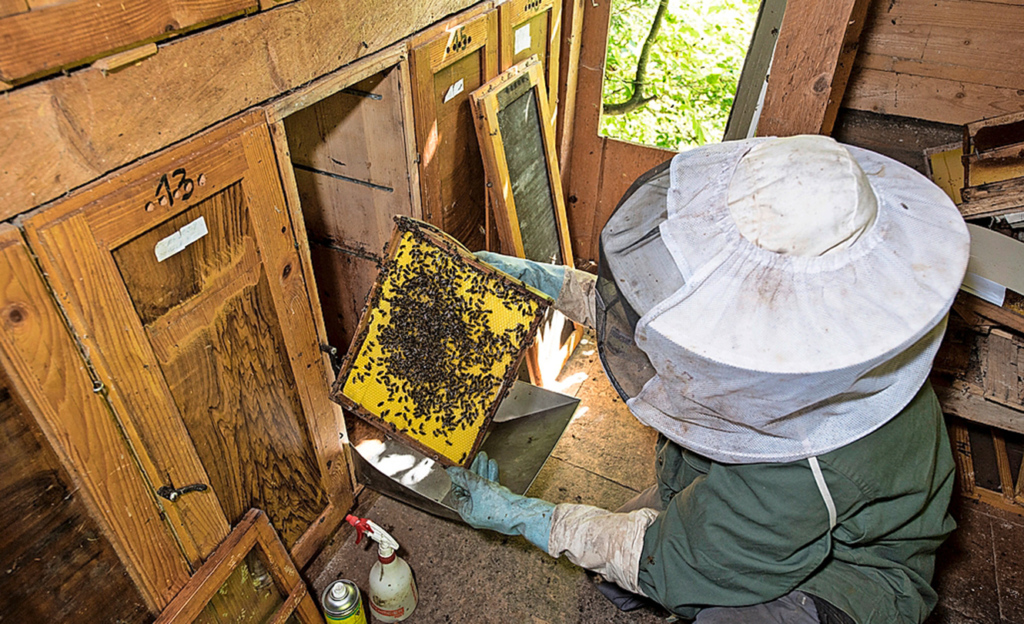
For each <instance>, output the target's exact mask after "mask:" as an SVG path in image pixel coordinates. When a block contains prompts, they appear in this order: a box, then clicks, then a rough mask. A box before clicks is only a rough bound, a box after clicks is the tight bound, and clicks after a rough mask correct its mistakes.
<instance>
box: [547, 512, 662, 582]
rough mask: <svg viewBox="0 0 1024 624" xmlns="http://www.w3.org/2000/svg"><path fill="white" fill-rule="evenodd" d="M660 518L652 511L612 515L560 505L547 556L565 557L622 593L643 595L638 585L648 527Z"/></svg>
mask: <svg viewBox="0 0 1024 624" xmlns="http://www.w3.org/2000/svg"><path fill="white" fill-rule="evenodd" d="M657 517H658V512H656V511H654V510H653V509H638V510H636V511H631V512H629V513H612V512H610V511H605V510H604V509H598V508H597V507H591V506H589V505H567V504H562V505H557V506H555V512H554V514H553V515H552V518H551V536H550V537H549V538H548V552H549V553H551V556H553V557H558V556H560V555H565V556H566V558H568V559H569V561H571V562H573V563H575V564H576V565H578V566H580V567H583V568H586V569H588V570H593V571H594V572H597V573H598V574H600V575H602V576H604V577H605V578H606V579H608V580H610V581H612V582H614V583H615V584H616V585H618V586H619V587H622V588H623V589H628V590H629V591H631V592H633V593H637V594H641V595H644V593H643V592H642V591H641V590H640V586H639V583H638V582H637V575H638V574H639V571H640V556H641V554H642V553H643V549H644V534H645V533H646V532H647V527H649V526H651V523H653V522H654V520H655V519H656V518H657Z"/></svg>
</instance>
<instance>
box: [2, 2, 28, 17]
mask: <svg viewBox="0 0 1024 624" xmlns="http://www.w3.org/2000/svg"><path fill="white" fill-rule="evenodd" d="M28 9H29V7H28V2H26V1H25V0H0V17H7V16H8V15H17V14H18V13H24V12H25V11H28Z"/></svg>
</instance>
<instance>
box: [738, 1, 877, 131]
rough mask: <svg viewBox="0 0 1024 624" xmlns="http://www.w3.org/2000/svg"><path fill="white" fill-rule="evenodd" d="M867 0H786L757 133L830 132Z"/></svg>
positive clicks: (854, 51) (855, 48) (844, 86)
mask: <svg viewBox="0 0 1024 624" xmlns="http://www.w3.org/2000/svg"><path fill="white" fill-rule="evenodd" d="M868 4H869V0H841V1H836V2H816V1H814V0H795V1H794V0H790V1H789V2H788V3H787V4H786V12H785V15H784V16H783V18H782V28H781V30H780V31H779V41H778V43H777V44H776V46H775V55H774V58H773V60H772V67H771V79H770V80H769V81H768V90H767V92H766V93H765V99H764V106H763V108H762V109H761V117H760V119H759V121H758V125H757V134H758V136H790V135H794V134H819V133H821V134H830V133H831V131H832V124H833V123H834V121H835V114H836V111H837V110H838V108H839V104H840V102H841V101H842V99H843V93H844V92H845V91H846V83H847V80H848V78H849V76H850V71H851V69H852V67H853V59H854V57H855V56H856V54H857V46H858V41H859V39H860V32H861V29H862V28H863V26H864V21H865V20H864V17H865V14H866V12H867V8H868Z"/></svg>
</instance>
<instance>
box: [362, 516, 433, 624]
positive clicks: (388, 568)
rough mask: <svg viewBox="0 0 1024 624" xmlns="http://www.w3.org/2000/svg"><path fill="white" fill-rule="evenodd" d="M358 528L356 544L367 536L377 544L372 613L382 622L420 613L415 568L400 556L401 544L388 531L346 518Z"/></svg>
mask: <svg viewBox="0 0 1024 624" xmlns="http://www.w3.org/2000/svg"><path fill="white" fill-rule="evenodd" d="M345 521H346V522H348V523H349V524H351V525H352V526H353V527H355V529H356V532H357V533H358V535H357V536H356V543H357V544H358V543H359V541H360V540H361V539H362V538H363V535H367V536H369V537H370V539H372V540H373V541H375V542H377V545H378V546H377V562H376V563H374V564H373V567H372V568H370V611H372V612H373V617H374V619H376V620H378V621H381V622H401V621H402V620H404V619H406V618H407V617H409V616H410V615H412V612H413V611H414V610H415V609H416V601H417V600H418V599H419V595H418V594H417V593H416V580H415V579H413V577H412V568H410V567H409V564H408V563H406V562H405V560H404V559H402V558H401V557H399V556H398V555H396V554H395V553H396V552H397V551H398V542H396V541H395V538H393V537H391V535H389V534H388V532H387V531H385V530H384V529H382V528H380V526H378V525H377V524H376V523H374V522H371V521H370V520H367V519H366V518H358V517H356V516H353V515H351V514H350V515H347V516H345Z"/></svg>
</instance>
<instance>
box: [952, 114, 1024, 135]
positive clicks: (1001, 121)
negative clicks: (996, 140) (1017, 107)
mask: <svg viewBox="0 0 1024 624" xmlns="http://www.w3.org/2000/svg"><path fill="white" fill-rule="evenodd" d="M1022 121H1024V112H1021V113H1013V114H1010V115H1000V116H998V117H990V118H988V119H982V120H979V121H976V122H974V123H969V124H967V126H966V127H965V128H964V130H966V132H967V134H968V135H969V136H971V137H974V136H975V135H977V134H978V132H979V131H981V130H982V129H983V128H994V127H998V126H1007V125H1010V124H1017V123H1020V122H1022Z"/></svg>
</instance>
